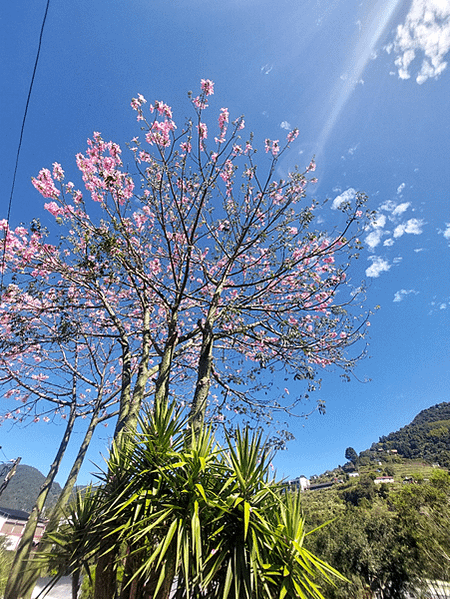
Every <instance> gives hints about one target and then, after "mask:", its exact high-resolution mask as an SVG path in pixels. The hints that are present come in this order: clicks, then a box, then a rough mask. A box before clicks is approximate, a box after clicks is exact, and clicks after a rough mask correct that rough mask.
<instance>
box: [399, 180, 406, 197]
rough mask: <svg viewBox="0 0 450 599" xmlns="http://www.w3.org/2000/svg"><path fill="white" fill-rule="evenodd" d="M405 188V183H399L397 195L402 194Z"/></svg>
mask: <svg viewBox="0 0 450 599" xmlns="http://www.w3.org/2000/svg"><path fill="white" fill-rule="evenodd" d="M404 189H405V184H404V183H402V184H401V185H399V186H398V187H397V195H399V194H401V193H402V191H403V190H404Z"/></svg>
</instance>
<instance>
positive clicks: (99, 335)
mask: <svg viewBox="0 0 450 599" xmlns="http://www.w3.org/2000/svg"><path fill="white" fill-rule="evenodd" d="M213 91H214V85H213V83H212V82H211V81H209V80H202V82H201V93H200V94H199V95H198V96H196V97H192V95H191V96H190V99H191V104H192V107H193V109H194V117H193V118H192V119H190V120H188V121H187V122H186V123H185V124H184V125H182V126H179V127H178V126H177V125H176V123H175V121H174V120H173V115H172V110H171V108H170V107H169V106H168V105H167V104H165V103H164V102H162V101H156V102H154V103H153V104H151V105H149V106H148V107H147V106H146V104H147V102H146V100H145V98H144V97H143V96H142V95H138V96H137V98H134V99H133V100H132V103H131V106H132V108H133V110H135V111H136V113H137V120H138V122H139V124H140V125H141V131H142V135H141V136H140V137H135V138H134V139H133V140H132V142H131V144H130V149H131V152H132V153H133V155H134V159H135V160H134V164H135V166H134V167H133V169H132V170H129V169H126V168H125V166H124V163H123V160H122V157H121V155H122V151H121V148H120V147H119V146H118V145H117V144H116V143H113V142H106V141H104V140H103V139H102V137H101V134H100V133H94V135H93V138H92V139H90V140H88V148H87V151H86V153H85V154H78V155H77V157H76V163H77V166H78V169H79V171H80V172H81V178H82V181H83V184H84V187H85V191H83V192H82V191H81V190H79V189H78V186H77V185H75V183H73V182H72V181H68V182H66V179H65V174H64V171H63V169H62V167H61V165H60V164H58V163H54V165H53V170H52V172H50V170H48V169H45V168H44V169H42V170H41V171H40V173H39V174H38V176H37V177H36V178H33V179H32V182H33V185H34V186H35V188H36V189H37V190H38V191H39V192H40V193H41V195H42V196H43V197H44V198H46V200H47V201H46V203H45V204H44V207H45V209H46V210H47V211H48V212H49V213H50V214H51V215H52V216H53V218H54V222H55V228H54V229H52V231H46V230H45V229H44V228H43V227H41V226H40V224H39V222H38V221H33V223H32V224H31V226H30V227H29V228H28V229H27V228H25V227H24V226H20V227H17V228H16V229H14V230H12V229H10V228H9V226H8V223H6V222H5V221H3V222H2V223H0V225H1V227H2V228H3V231H4V244H5V245H4V248H5V252H4V253H5V260H4V264H3V266H2V267H3V268H4V273H3V276H4V279H5V281H6V282H7V283H8V284H7V286H6V287H5V289H4V290H2V296H1V304H0V329H1V339H2V341H1V346H0V348H1V352H0V383H1V384H2V391H3V395H4V397H6V398H9V399H10V400H11V399H15V400H16V401H17V404H18V406H17V407H15V409H13V410H11V409H8V411H7V412H6V413H5V414H4V418H6V419H8V420H12V419H17V420H22V421H24V419H26V418H32V419H34V420H36V419H39V418H42V419H44V420H45V419H50V420H53V419H56V418H67V414H68V412H69V411H70V409H71V407H72V410H73V411H74V413H75V415H76V416H77V417H81V418H87V417H90V416H92V415H93V414H95V417H96V418H98V417H99V415H100V414H101V415H102V416H101V417H105V418H106V417H107V416H108V415H110V414H111V411H112V410H113V409H115V408H113V406H114V404H115V402H116V401H117V402H118V407H117V410H118V417H117V424H116V427H115V431H114V440H115V442H116V444H117V445H118V446H120V445H121V443H122V442H123V439H124V436H125V435H126V434H128V433H133V432H134V431H135V428H136V425H137V419H138V416H139V412H140V409H141V407H142V405H143V403H144V402H145V401H146V400H148V401H151V402H153V405H154V408H155V409H156V410H157V409H159V408H160V407H163V406H166V405H167V403H168V401H169V398H170V397H171V396H176V397H177V401H179V402H182V404H183V405H184V406H185V407H186V410H187V411H188V413H189V424H190V427H191V428H192V429H193V430H196V429H199V428H201V426H202V424H203V422H204V421H205V420H206V419H207V420H210V421H213V422H215V423H218V424H219V423H221V422H225V423H229V422H230V421H232V420H233V419H236V420H238V421H239V420H242V419H244V420H246V421H253V422H255V423H256V424H262V423H264V422H266V421H268V420H270V419H271V418H272V415H273V413H274V412H277V411H280V412H285V413H293V412H294V411H295V408H296V406H297V404H298V403H299V401H300V399H301V398H300V397H294V399H292V400H291V399H290V396H289V395H288V391H287V387H286V390H285V391H282V390H279V389H277V383H276V381H278V380H279V379H280V378H283V377H284V378H287V379H288V380H289V379H295V380H297V381H298V380H305V381H306V389H309V388H312V387H314V385H315V382H316V380H317V378H318V377H319V376H320V374H319V373H320V371H321V370H322V369H323V368H326V367H330V366H338V367H341V368H342V369H343V370H344V373H348V372H350V371H351V370H352V369H353V367H354V365H355V361H356V360H357V359H358V357H360V355H362V353H363V350H361V348H358V347H357V348H356V349H355V350H354V352H353V354H352V353H351V350H350V348H351V346H353V344H355V343H356V342H357V341H359V340H360V339H361V338H363V337H364V334H365V332H366V327H367V326H368V322H367V313H366V312H364V311H362V310H361V303H360V299H361V293H362V292H361V291H360V292H359V294H358V293H355V292H354V288H353V287H351V286H350V285H348V281H347V271H348V269H349V267H350V265H351V262H352V259H353V258H354V257H355V256H356V255H357V253H358V251H359V249H360V244H359V239H358V236H359V234H360V232H361V230H363V229H364V227H365V226H366V225H367V221H368V220H369V219H370V218H372V213H371V212H370V211H369V210H367V209H366V207H365V202H366V197H365V196H364V194H357V196H356V199H355V201H354V202H353V203H345V204H342V205H341V206H340V210H341V211H342V213H343V214H344V215H345V218H344V219H343V226H342V227H341V229H339V230H337V229H335V230H333V231H331V232H326V231H322V230H320V229H318V228H317V226H316V224H315V220H314V218H315V214H316V213H317V211H318V210H323V209H324V208H323V207H321V206H320V205H319V204H318V202H316V201H315V200H313V199H311V196H310V195H309V194H308V193H307V187H308V185H310V184H314V183H315V178H314V177H313V176H312V172H313V171H314V170H315V163H314V161H312V162H311V163H310V164H309V165H308V166H307V167H306V168H305V169H304V171H303V172H301V171H299V170H297V169H293V170H292V172H290V173H289V174H288V175H287V176H286V177H283V178H280V177H279V174H278V165H279V161H280V158H281V156H282V155H283V154H284V152H285V151H286V150H287V148H288V147H289V145H290V144H291V143H292V142H293V141H294V140H295V138H296V137H297V136H298V134H299V132H298V130H293V131H291V132H289V133H288V135H287V139H286V140H285V142H280V140H271V139H266V140H265V144H264V147H265V152H266V156H263V162H266V163H267V168H266V169H265V172H264V173H261V169H258V168H257V166H256V163H255V158H256V148H254V143H253V137H252V135H249V136H248V137H247V139H246V140H245V141H244V139H243V137H242V136H243V135H244V129H245V123H244V119H243V118H242V117H238V118H236V119H235V120H233V121H231V120H230V115H229V111H228V109H226V108H221V109H220V110H219V114H218V121H216V122H214V121H213V120H208V117H207V113H208V108H209V107H208V102H209V101H210V97H211V96H212V95H213ZM325 209H326V207H325ZM357 288H358V289H361V287H360V286H359V285H358V286H357ZM281 373H282V375H283V376H282V377H281ZM307 392H308V391H306V393H307ZM268 398H269V399H268ZM74 406H75V407H74Z"/></svg>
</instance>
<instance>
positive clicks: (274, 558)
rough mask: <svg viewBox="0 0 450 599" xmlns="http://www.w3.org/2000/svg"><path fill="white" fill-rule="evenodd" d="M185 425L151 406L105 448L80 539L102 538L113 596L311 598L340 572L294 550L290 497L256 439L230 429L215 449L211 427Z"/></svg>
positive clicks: (297, 535)
mask: <svg viewBox="0 0 450 599" xmlns="http://www.w3.org/2000/svg"><path fill="white" fill-rule="evenodd" d="M186 430H187V429H186V426H185V422H184V421H183V419H182V418H181V416H180V415H179V414H177V413H175V412H174V410H173V409H172V408H167V409H165V410H160V411H159V412H158V413H157V414H148V415H147V417H145V418H143V419H142V420H141V422H140V433H139V435H138V436H136V438H134V439H133V440H129V443H128V445H127V448H126V450H125V451H123V452H121V453H118V452H116V451H114V450H113V451H112V452H111V456H110V460H109V463H108V474H107V475H104V477H103V478H104V483H105V484H104V487H103V491H102V501H101V504H98V505H96V506H94V509H95V510H96V513H97V515H96V516H95V518H93V519H92V520H91V523H92V524H93V526H92V527H91V529H90V535H91V538H92V539H95V540H94V541H92V543H93V544H94V545H95V543H97V546H98V545H99V541H100V539H101V538H103V539H105V537H106V538H107V539H109V541H110V542H109V543H108V550H107V551H108V552H109V555H110V560H111V563H113V564H114V567H115V568H116V571H117V572H119V570H122V569H123V578H122V580H121V583H120V584H117V586H116V595H117V596H120V598H121V599H129V598H130V597H133V598H134V599H144V598H148V597H152V598H155V599H166V598H167V597H169V594H170V592H171V591H172V593H173V596H174V598H175V599H190V598H192V599H200V598H202V599H205V598H208V599H254V598H255V599H256V598H258V597H261V598H264V599H283V597H285V596H289V597H299V598H311V599H321V598H322V595H321V592H320V588H319V582H318V581H320V579H321V578H325V579H327V580H328V581H330V580H331V579H332V578H334V577H339V576H340V575H339V574H338V573H337V572H336V571H335V570H333V568H331V567H330V566H328V565H327V564H325V563H324V562H322V561H321V560H320V559H318V558H317V557H315V556H314V555H312V554H311V553H310V552H309V551H307V550H306V549H305V548H304V547H303V539H304V527H303V518H302V514H301V506H300V496H299V495H298V494H295V493H291V492H290V491H289V492H286V491H285V490H284V489H283V487H282V485H280V483H277V482H276V481H275V480H274V479H273V477H271V475H270V472H271V470H270V459H271V455H270V454H269V453H268V452H267V451H265V450H264V443H263V440H262V438H261V435H256V434H252V435H251V434H250V433H249V432H248V431H247V430H245V431H244V432H239V431H238V432H237V433H236V435H235V438H234V439H227V442H226V446H225V448H220V447H219V446H218V445H217V443H216V442H215V440H214V436H213V434H212V431H211V430H208V429H202V430H200V431H199V432H197V433H195V434H194V433H193V432H192V431H190V432H189V434H187V433H186ZM104 545H105V544H104ZM87 547H88V545H87ZM89 551H90V553H89V554H88V555H87V557H88V556H89V555H92V554H93V550H92V546H90V548H89ZM117 578H119V577H117ZM120 578H121V577H120Z"/></svg>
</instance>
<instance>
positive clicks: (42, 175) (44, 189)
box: [31, 168, 60, 198]
mask: <svg viewBox="0 0 450 599" xmlns="http://www.w3.org/2000/svg"><path fill="white" fill-rule="evenodd" d="M31 182H32V184H33V185H34V187H35V188H36V189H37V190H38V191H39V193H40V194H41V195H43V196H44V198H57V197H58V196H59V195H60V192H59V190H58V189H56V187H55V184H54V182H53V179H52V176H51V174H50V171H49V170H48V168H43V169H41V170H40V171H39V175H38V176H37V177H36V178H35V177H32V179H31Z"/></svg>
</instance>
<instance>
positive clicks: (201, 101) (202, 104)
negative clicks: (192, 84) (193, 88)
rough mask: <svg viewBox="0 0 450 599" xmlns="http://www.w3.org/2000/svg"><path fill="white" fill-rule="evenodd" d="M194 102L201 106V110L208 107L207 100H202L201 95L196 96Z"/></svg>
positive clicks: (198, 106)
mask: <svg viewBox="0 0 450 599" xmlns="http://www.w3.org/2000/svg"><path fill="white" fill-rule="evenodd" d="M192 102H193V103H194V104H195V106H197V108H200V110H203V109H204V108H208V102H207V101H206V100H202V99H201V98H200V96H197V97H196V98H194V99H193V100H192Z"/></svg>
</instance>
